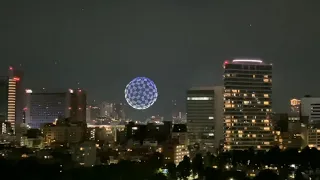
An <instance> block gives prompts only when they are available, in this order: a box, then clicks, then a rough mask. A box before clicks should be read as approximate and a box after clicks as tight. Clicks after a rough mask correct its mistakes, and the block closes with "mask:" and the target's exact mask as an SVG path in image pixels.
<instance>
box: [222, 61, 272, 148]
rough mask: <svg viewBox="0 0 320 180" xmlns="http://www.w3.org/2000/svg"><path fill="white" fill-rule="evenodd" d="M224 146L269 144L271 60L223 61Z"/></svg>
mask: <svg viewBox="0 0 320 180" xmlns="http://www.w3.org/2000/svg"><path fill="white" fill-rule="evenodd" d="M223 65H224V86H225V91H224V98H225V100H224V122H225V142H224V149H225V150H246V149H248V148H254V149H257V150H268V149H270V148H271V147H272V145H273V141H274V135H273V134H272V123H271V113H272V99H271V98H272V64H266V63H264V62H263V61H262V60H251V59H235V60H233V61H225V62H224V64H223Z"/></svg>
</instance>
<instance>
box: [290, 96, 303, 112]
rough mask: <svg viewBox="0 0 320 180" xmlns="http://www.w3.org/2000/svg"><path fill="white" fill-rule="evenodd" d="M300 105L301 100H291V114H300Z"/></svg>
mask: <svg viewBox="0 0 320 180" xmlns="http://www.w3.org/2000/svg"><path fill="white" fill-rule="evenodd" d="M300 104H301V100H299V99H291V100H290V107H291V108H290V110H291V112H295V113H299V112H300Z"/></svg>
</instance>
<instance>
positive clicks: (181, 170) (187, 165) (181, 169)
mask: <svg viewBox="0 0 320 180" xmlns="http://www.w3.org/2000/svg"><path fill="white" fill-rule="evenodd" d="M177 170H178V174H179V175H178V177H179V178H182V179H186V178H187V177H189V176H190V174H191V173H190V171H191V162H190V158H189V157H188V156H184V157H183V160H182V161H181V162H180V163H179V165H178V168H177Z"/></svg>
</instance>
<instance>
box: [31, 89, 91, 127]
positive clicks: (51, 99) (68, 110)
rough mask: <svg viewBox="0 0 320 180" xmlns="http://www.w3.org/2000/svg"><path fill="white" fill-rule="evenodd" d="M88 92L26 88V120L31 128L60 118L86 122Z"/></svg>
mask: <svg viewBox="0 0 320 180" xmlns="http://www.w3.org/2000/svg"><path fill="white" fill-rule="evenodd" d="M85 107H86V94H85V92H84V91H83V90H72V89H69V90H68V91H65V92H32V90H30V89H27V90H26V109H25V114H26V117H25V121H26V124H27V125H29V126H30V127H31V128H38V129H39V128H40V127H41V125H43V124H47V123H53V122H55V121H56V120H57V119H58V118H70V120H71V121H74V122H86V108H85Z"/></svg>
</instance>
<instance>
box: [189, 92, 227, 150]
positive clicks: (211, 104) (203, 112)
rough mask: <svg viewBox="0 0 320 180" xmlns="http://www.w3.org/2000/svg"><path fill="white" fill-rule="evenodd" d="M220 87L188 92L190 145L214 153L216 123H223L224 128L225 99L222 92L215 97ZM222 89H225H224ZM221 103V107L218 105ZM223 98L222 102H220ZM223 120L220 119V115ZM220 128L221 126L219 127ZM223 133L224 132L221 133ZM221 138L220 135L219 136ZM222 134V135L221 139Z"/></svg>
mask: <svg viewBox="0 0 320 180" xmlns="http://www.w3.org/2000/svg"><path fill="white" fill-rule="evenodd" d="M218 89H219V87H199V88H191V89H189V90H188V91H187V127H188V137H189V144H190V145H195V144H198V145H199V146H200V148H201V149H202V150H205V151H212V150H214V149H215V148H217V147H215V144H216V141H217V139H216V135H217V134H216V130H217V129H216V125H217V122H216V121H221V123H220V125H221V128H223V125H222V123H223V97H222V95H223V94H222V92H221V94H220V96H219V93H217V95H215V91H218ZM220 89H223V88H222V87H221V88H220ZM215 98H218V100H217V102H220V105H218V104H216V102H215V101H216V99H215ZM219 98H221V100H219ZM219 113H221V115H220V118H221V119H215V118H219V115H217V114H219ZM218 126H219V125H218ZM218 132H219V131H218ZM221 133H222V131H221ZM218 137H219V135H218ZM221 137H222V134H221V135H220V138H221Z"/></svg>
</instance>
